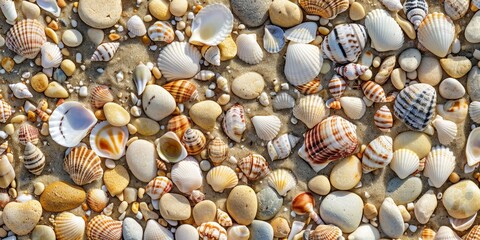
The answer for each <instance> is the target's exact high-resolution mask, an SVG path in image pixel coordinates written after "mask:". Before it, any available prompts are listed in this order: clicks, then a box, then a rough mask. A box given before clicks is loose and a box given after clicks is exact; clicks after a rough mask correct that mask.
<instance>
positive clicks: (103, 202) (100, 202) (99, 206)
mask: <svg viewBox="0 0 480 240" xmlns="http://www.w3.org/2000/svg"><path fill="white" fill-rule="evenodd" d="M109 200H110V199H109V198H108V195H107V193H106V192H104V191H103V190H101V189H98V188H92V189H90V190H88V194H87V203H88V206H89V207H90V208H91V209H92V210H93V211H95V212H101V211H102V210H103V209H104V208H105V207H106V206H107V204H108V201H109Z"/></svg>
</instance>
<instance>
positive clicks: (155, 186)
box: [145, 176, 172, 200]
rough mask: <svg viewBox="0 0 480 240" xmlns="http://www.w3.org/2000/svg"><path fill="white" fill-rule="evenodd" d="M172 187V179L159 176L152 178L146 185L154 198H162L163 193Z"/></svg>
mask: <svg viewBox="0 0 480 240" xmlns="http://www.w3.org/2000/svg"><path fill="white" fill-rule="evenodd" d="M171 189H172V181H170V179H168V178H167V177H163V176H158V177H155V178H154V179H152V180H151V181H150V182H149V183H148V184H147V186H146V187H145V193H147V194H148V195H149V196H150V198H151V199H152V200H157V199H160V198H161V197H162V196H163V194H165V193H168V192H170V190H171Z"/></svg>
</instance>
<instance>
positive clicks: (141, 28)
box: [127, 15, 147, 37]
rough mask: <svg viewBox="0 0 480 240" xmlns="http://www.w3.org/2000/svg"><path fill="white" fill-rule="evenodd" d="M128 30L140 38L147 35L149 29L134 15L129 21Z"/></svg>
mask: <svg viewBox="0 0 480 240" xmlns="http://www.w3.org/2000/svg"><path fill="white" fill-rule="evenodd" d="M127 29H128V31H129V32H131V33H132V34H133V35H135V36H137V37H140V36H143V35H145V34H147V28H146V27H145V24H144V23H143V20H142V19H141V18H140V17H139V16H138V15H133V16H132V17H130V18H129V19H128V21H127Z"/></svg>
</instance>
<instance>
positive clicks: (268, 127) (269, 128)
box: [251, 115, 282, 141]
mask: <svg viewBox="0 0 480 240" xmlns="http://www.w3.org/2000/svg"><path fill="white" fill-rule="evenodd" d="M251 121H252V124H253V126H254V127H255V132H256V133H257V136H258V137H259V138H260V139H262V140H265V141H270V140H272V139H274V138H275V137H276V136H277V134H278V132H280V128H281V127H282V122H281V121H280V119H279V118H278V117H277V116H275V115H269V116H254V117H252V118H251Z"/></svg>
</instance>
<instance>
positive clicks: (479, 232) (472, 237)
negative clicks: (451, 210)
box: [463, 225, 480, 240]
mask: <svg viewBox="0 0 480 240" xmlns="http://www.w3.org/2000/svg"><path fill="white" fill-rule="evenodd" d="M478 239H480V225H475V226H473V228H472V229H471V230H470V232H468V233H467V234H466V235H465V236H463V240H478Z"/></svg>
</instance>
